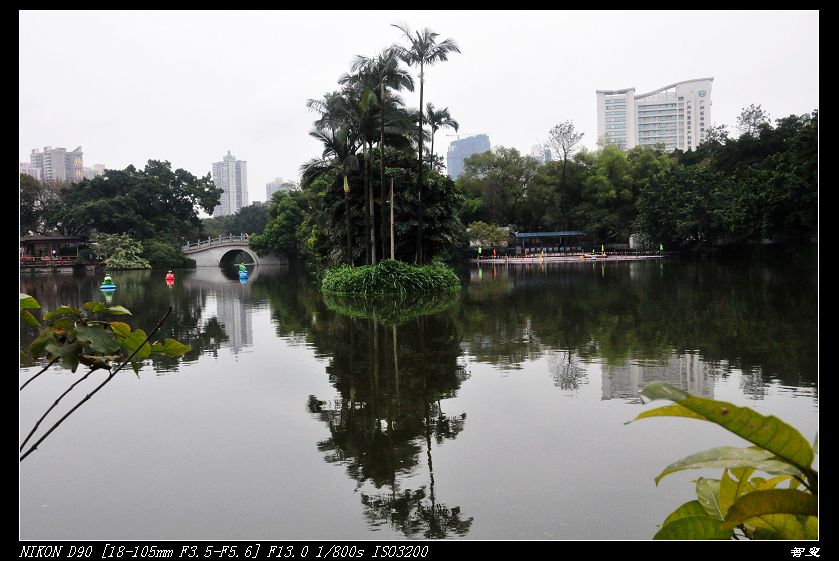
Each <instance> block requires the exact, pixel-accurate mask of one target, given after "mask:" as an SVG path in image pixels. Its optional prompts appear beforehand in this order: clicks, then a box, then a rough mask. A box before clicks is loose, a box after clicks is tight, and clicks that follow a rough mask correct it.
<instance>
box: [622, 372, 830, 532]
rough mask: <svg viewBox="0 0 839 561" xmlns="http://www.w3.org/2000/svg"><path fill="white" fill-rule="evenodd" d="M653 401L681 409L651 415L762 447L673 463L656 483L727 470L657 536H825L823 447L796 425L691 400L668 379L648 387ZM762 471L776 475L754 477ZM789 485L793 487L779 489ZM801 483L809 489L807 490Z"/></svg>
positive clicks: (701, 486) (705, 483)
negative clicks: (701, 425) (716, 429)
mask: <svg viewBox="0 0 839 561" xmlns="http://www.w3.org/2000/svg"><path fill="white" fill-rule="evenodd" d="M641 395H643V396H645V397H647V398H649V399H653V400H655V399H669V400H671V401H674V402H676V404H675V405H668V406H665V407H659V408H657V409H652V410H650V411H645V412H643V413H641V414H640V415H638V417H636V418H635V420H639V419H646V418H650V417H686V418H690V419H699V420H703V421H710V422H712V423H715V424H717V425H720V426H721V427H723V428H725V429H727V430H729V431H731V432H733V433H734V434H736V435H737V436H739V437H741V438H744V439H746V440H748V441H749V442H751V443H752V444H754V446H749V447H747V448H736V447H732V446H723V447H719V448H713V449H711V450H706V451H704V452H699V453H698V454H692V455H691V456H688V457H686V458H683V459H681V460H679V461H677V462H674V463H672V464H670V465H669V466H667V467H666V468H665V469H664V470H663V471H662V472H661V473H660V474H659V475H658V477H656V479H655V482H656V485H658V483H659V481H661V479H663V478H664V477H665V476H667V475H669V474H671V473H675V472H677V471H682V470H686V469H707V468H723V474H722V478H721V479H706V478H703V477H700V478H699V479H697V481H696V497H697V498H696V500H693V501H689V502H687V503H685V504H683V505H682V506H680V507H679V508H677V509H676V510H675V511H673V512H672V513H671V514H670V516H668V517H667V518H666V519H665V520H664V523H663V524H662V525H661V529H660V530H659V531H658V533H657V534H656V535H655V537H654V539H704V540H713V539H732V538H736V539H739V538H748V539H817V538H818V515H819V511H818V472H817V471H816V470H815V469H813V467H812V464H813V461H814V459H815V450H814V449H813V447H812V446H811V445H810V443H809V442H807V440H805V439H804V437H803V436H801V433H800V432H798V431H797V430H796V429H795V428H793V427H791V426H790V425H788V424H786V423H785V422H783V421H781V420H780V419H778V418H777V417H774V416H769V417H766V416H764V415H761V414H759V413H757V412H755V411H753V410H752V409H749V408H747V407H737V406H736V405H733V404H731V403H727V402H724V401H716V400H713V399H704V398H700V397H696V396H693V395H690V394H689V393H687V392H685V391H682V390H680V389H678V388H675V387H673V386H671V385H669V384H665V383H663V382H653V383H651V384H649V385H648V386H647V387H645V388H644V389H643V390H641ZM755 471H760V472H763V473H766V474H768V475H770V476H772V477H769V478H764V477H758V476H752V474H753V473H754V472H755ZM782 484H786V485H787V487H786V488H778V486H779V485H782ZM799 486H801V487H803V489H801V490H799V489H798V487H799Z"/></svg>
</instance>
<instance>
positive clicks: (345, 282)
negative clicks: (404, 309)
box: [321, 259, 460, 296]
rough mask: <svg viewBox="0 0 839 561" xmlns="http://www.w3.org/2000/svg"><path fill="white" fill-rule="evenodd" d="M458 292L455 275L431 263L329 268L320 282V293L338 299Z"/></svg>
mask: <svg viewBox="0 0 839 561" xmlns="http://www.w3.org/2000/svg"><path fill="white" fill-rule="evenodd" d="M459 289H460V279H459V278H457V275H456V274H455V272H454V271H453V270H452V269H450V268H449V267H447V266H446V265H444V264H443V263H440V262H439V261H434V262H432V263H430V264H429V265H422V266H420V265H410V264H408V263H403V262H402V261H396V260H394V259H385V260H384V261H382V262H381V263H379V264H377V265H368V266H365V267H349V266H347V265H341V266H339V267H333V268H331V269H328V270H327V271H326V273H324V276H323V280H322V281H321V290H322V291H323V292H325V293H328V294H337V295H340V296H379V295H399V296H411V295H420V294H448V293H453V292H456V291H457V290H459Z"/></svg>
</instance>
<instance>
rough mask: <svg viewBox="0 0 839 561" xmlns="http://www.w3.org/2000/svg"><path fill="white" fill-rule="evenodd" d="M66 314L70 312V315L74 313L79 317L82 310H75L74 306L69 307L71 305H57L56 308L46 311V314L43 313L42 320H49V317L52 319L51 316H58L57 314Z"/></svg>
mask: <svg viewBox="0 0 839 561" xmlns="http://www.w3.org/2000/svg"><path fill="white" fill-rule="evenodd" d="M67 314H72V315H74V316H79V317H81V315H82V311H81V310H77V309H76V308H71V307H69V306H61V307H59V308H57V309H55V310H53V311H51V312H50V313H48V314H46V315H44V321H49V320H51V319H52V318H54V317H58V316H62V315H67Z"/></svg>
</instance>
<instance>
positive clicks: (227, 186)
mask: <svg viewBox="0 0 839 561" xmlns="http://www.w3.org/2000/svg"><path fill="white" fill-rule="evenodd" d="M213 183H215V185H216V187H221V188H222V189H224V193H222V194H221V203H220V204H219V206H217V207H215V209H213V216H228V215H231V214H236V213H237V212H239V210H240V209H241V208H242V207H244V206H248V163H247V162H245V161H242V160H237V159H236V157H235V156H232V155H231V154H230V150H228V151H227V156H225V157H224V159H223V160H222V161H221V162H214V163H213Z"/></svg>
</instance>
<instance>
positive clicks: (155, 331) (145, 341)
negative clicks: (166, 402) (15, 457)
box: [19, 306, 172, 462]
mask: <svg viewBox="0 0 839 561" xmlns="http://www.w3.org/2000/svg"><path fill="white" fill-rule="evenodd" d="M170 313H172V306H169V309H168V310H166V313H165V314H163V317H162V318H160V321H159V322H157V326H156V327H155V328H154V329H153V330H152V331H151V333H149V334H148V336H146V339H145V340H144V341H143V342H142V343H140V345H139V346H138V347H137V348H136V349H134V352H133V353H131V354H130V355H129V356H128V358H126V359H125V360H124V361H123V362H122V364H120V365H119V366H118V367H117V368H116V369H115V370H114V371H113V372H111V373H110V375H108V377H107V378H106V379H105V381H104V382H102V383H101V384H99V385H98V386H96V388H94V390H93V391H92V392H90V393H89V394H87V395H86V396H84V398H83V399H82V400H81V401H79V402H78V403H77V404H76V405H75V406H74V407H73V408H72V409H70V410H69V411H68V412H67V413H65V414H64V416H63V417H61V418H60V419H59V420H58V421H57V422H56V423H55V424H54V425H53V426H51V427H50V429H49V430H48V431H47V432H46V433H44V435H43V436H42V437H41V438H39V439H38V441H37V442H36V443H35V444H33V445H32V446H31V447H30V448H29V450H27V451H26V452H25V453H24V454H23V455H22V456H21V457H20V460H19V461H21V462H22V461H23V460H24V459H25V458H26V457H27V456H28V455H29V454H31V453H32V452H34V451H35V450H37V449H38V445H39V444H40V443H41V442H43V441H44V439H45V438H46V437H48V436H49V435H50V434H51V433H52V431H54V430H55V429H57V428H58V426H59V425H60V424H61V423H63V422H64V420H65V419H67V417H69V416H70V415H72V414H73V412H74V411H75V410H76V409H78V408H79V407H81V406H82V405H83V404H84V402H85V401H87V400H88V399H90V398H91V397H93V395H94V394H96V392H98V391H99V390H101V389H102V388H103V387H104V386H105V384H107V383H108V382H110V381H111V380H113V378H114V376H116V373H117V372H119V371H120V370H122V369H123V367H124V366H125V365H126V364H128V362H129V361H130V360H131V359H132V358H134V355H136V354H137V353H138V352H139V351H140V349H142V348H143V345H145V344H146V343H148V342H149V339H151V338H152V336H153V335H154V334H155V333H157V331H158V330H159V329H160V326H162V325H163V322H164V321H166V318H167V317H169V314H170Z"/></svg>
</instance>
